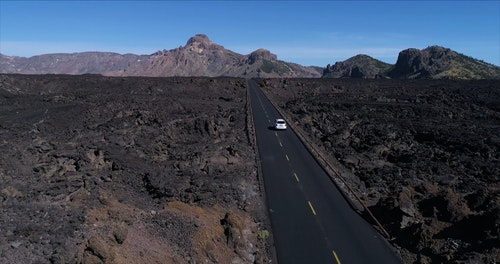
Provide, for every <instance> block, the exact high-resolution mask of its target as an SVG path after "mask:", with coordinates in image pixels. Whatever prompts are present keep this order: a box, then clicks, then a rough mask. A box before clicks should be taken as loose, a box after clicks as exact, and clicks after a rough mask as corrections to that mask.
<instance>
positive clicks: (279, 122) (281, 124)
mask: <svg viewBox="0 0 500 264" xmlns="http://www.w3.org/2000/svg"><path fill="white" fill-rule="evenodd" d="M274 129H279V130H284V129H286V122H285V120H284V119H281V118H278V119H276V120H275V121H274Z"/></svg>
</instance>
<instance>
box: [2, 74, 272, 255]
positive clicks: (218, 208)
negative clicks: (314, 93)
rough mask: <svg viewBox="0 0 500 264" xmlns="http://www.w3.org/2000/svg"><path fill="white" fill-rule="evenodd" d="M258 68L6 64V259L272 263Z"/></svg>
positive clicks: (4, 165) (3, 159) (3, 252)
mask: <svg viewBox="0 0 500 264" xmlns="http://www.w3.org/2000/svg"><path fill="white" fill-rule="evenodd" d="M246 95H247V90H246V80H244V79H236V78H132V77H129V78H116V77H113V78H112V77H103V76H97V75H82V76H69V75H39V76H31V75H0V151H1V153H2V155H1V156H0V210H1V213H0V226H1V230H2V232H1V235H0V263H87V264H90V263H134V264H137V263H267V262H269V257H268V256H269V255H270V254H269V253H268V249H267V248H268V246H266V238H267V236H268V234H269V233H268V230H267V229H266V224H265V223H266V222H267V218H266V215H265V209H264V208H265V206H264V205H263V204H262V197H261V196H260V194H261V191H260V189H259V188H260V187H259V181H258V177H257V169H256V162H255V155H254V151H253V147H252V144H253V141H252V138H253V137H252V136H251V131H252V129H251V125H252V123H251V122H249V119H248V118H249V116H248V110H249V109H248V107H247V98H246Z"/></svg>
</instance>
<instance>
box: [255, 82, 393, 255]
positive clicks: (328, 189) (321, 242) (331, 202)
mask: <svg viewBox="0 0 500 264" xmlns="http://www.w3.org/2000/svg"><path fill="white" fill-rule="evenodd" d="M249 87H250V96H251V103H252V111H253V118H254V123H255V130H256V137H257V145H258V149H259V156H260V161H261V168H262V172H263V177H264V187H265V191H266V198H267V203H268V208H269V214H270V216H271V224H272V229H273V235H274V242H275V249H276V254H277V259H278V262H279V263H280V264H291V263H307V264H311V263H335V264H340V263H363V264H365V263H402V262H401V260H400V258H398V257H397V255H396V254H395V252H394V250H393V249H392V248H391V247H390V246H389V244H388V243H387V241H386V240H385V238H384V237H382V236H381V235H380V234H379V233H378V232H377V231H376V230H375V229H374V228H373V227H372V226H371V225H370V224H369V223H368V222H366V221H365V220H364V219H363V218H362V217H361V216H360V215H359V214H358V213H356V212H355V211H354V210H353V209H352V208H351V207H350V205H349V204H348V202H347V201H346V200H345V198H344V197H343V196H342V194H341V193H340V191H339V190H338V189H337V187H336V186H335V184H334V183H333V182H332V180H331V179H330V178H329V176H328V175H327V174H326V172H325V171H324V170H323V169H322V168H321V166H320V165H319V164H318V163H317V162H316V160H315V159H314V158H313V157H312V155H311V154H310V153H309V152H308V150H307V149H306V147H305V146H304V145H303V144H302V142H301V141H300V140H299V138H298V137H297V135H296V134H295V133H294V132H293V131H292V130H291V129H287V130H284V131H275V130H273V129H271V127H272V125H273V122H274V119H276V118H281V116H280V115H279V113H278V112H277V111H276V109H275V108H274V107H273V106H272V104H271V103H270V102H269V100H268V99H267V98H266V97H265V95H264V94H263V93H262V91H261V90H260V88H258V86H257V84H256V83H255V82H253V81H252V80H250V81H249Z"/></svg>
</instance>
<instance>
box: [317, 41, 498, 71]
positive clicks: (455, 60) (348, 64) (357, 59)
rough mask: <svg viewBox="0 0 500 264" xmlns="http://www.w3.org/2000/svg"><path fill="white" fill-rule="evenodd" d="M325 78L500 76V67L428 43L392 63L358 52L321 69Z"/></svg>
mask: <svg viewBox="0 0 500 264" xmlns="http://www.w3.org/2000/svg"><path fill="white" fill-rule="evenodd" d="M323 77H326V78H340V77H344V78H345V77H348V78H361V79H372V78H393V79H500V67H498V66H495V65H492V64H488V63H485V62H482V61H479V60H476V59H473V58H471V57H468V56H465V55H463V54H459V53H457V52H455V51H453V50H451V49H448V48H444V47H440V46H431V47H428V48H425V49H423V50H419V49H413V48H411V49H406V50H403V51H401V52H400V53H399V56H398V59H397V62H396V64H395V65H391V64H387V63H384V62H381V61H378V60H376V59H374V58H371V57H369V56H367V55H357V56H354V57H352V58H350V59H348V60H346V61H344V62H337V63H335V64H334V65H333V66H331V65H327V66H326V68H325V69H324V70H323Z"/></svg>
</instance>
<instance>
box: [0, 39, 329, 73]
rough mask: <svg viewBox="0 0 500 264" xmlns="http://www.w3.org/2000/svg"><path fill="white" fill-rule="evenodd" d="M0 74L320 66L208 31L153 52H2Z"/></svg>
mask: <svg viewBox="0 0 500 264" xmlns="http://www.w3.org/2000/svg"><path fill="white" fill-rule="evenodd" d="M0 73H21V74H102V75H106V76H153V77H167V76H211V77H214V76H230V77H244V78H251V77H271V78H272V77H320V76H321V73H320V72H319V71H318V69H317V68H316V67H304V66H301V65H298V64H295V63H289V62H284V61H280V60H278V58H277V56H276V55H274V54H271V53H270V52H269V51H268V50H264V49H259V50H256V51H254V52H252V53H251V54H248V55H241V54H238V53H236V52H233V51H230V50H227V49H225V48H224V47H223V46H220V45H218V44H216V43H214V42H212V41H210V39H209V38H208V37H207V36H206V35H203V34H198V35H196V36H193V37H192V38H190V39H189V40H188V41H187V43H186V45H185V46H182V47H179V48H176V49H172V50H163V51H158V52H156V53H154V54H151V55H134V54H125V55H121V54H117V53H109V52H82V53H72V54H47V55H40V56H34V57H31V58H22V57H12V56H6V55H1V54H0Z"/></svg>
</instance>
